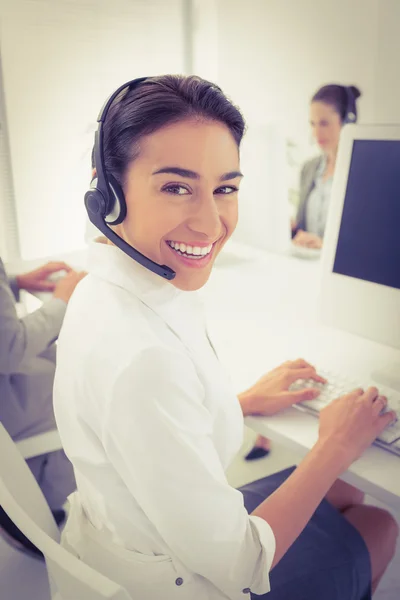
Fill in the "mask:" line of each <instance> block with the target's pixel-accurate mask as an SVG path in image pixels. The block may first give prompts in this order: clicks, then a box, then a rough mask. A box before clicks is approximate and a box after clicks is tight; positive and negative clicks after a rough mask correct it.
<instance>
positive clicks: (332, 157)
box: [326, 148, 337, 167]
mask: <svg viewBox="0 0 400 600" xmlns="http://www.w3.org/2000/svg"><path fill="white" fill-rule="evenodd" d="M336 156H337V148H335V149H334V150H328V152H327V153H326V159H327V165H328V167H334V166H335V163H336Z"/></svg>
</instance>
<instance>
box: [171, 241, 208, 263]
mask: <svg viewBox="0 0 400 600" xmlns="http://www.w3.org/2000/svg"><path fill="white" fill-rule="evenodd" d="M167 244H168V246H169V247H170V248H172V250H174V251H175V252H176V253H177V254H178V255H179V256H182V257H184V258H187V259H189V260H201V259H204V258H205V257H206V256H208V255H209V254H210V253H211V251H212V249H213V246H214V244H209V245H208V246H191V245H190V244H185V243H183V242H174V241H168V242H167Z"/></svg>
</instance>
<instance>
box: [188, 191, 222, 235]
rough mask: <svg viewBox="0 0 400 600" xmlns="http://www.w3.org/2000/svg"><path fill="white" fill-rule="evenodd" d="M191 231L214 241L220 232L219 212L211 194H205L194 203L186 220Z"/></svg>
mask: <svg viewBox="0 0 400 600" xmlns="http://www.w3.org/2000/svg"><path fill="white" fill-rule="evenodd" d="M187 226H188V227H189V229H190V230H191V231H193V233H198V234H202V236H203V237H204V238H207V240H213V241H215V240H216V239H217V238H218V237H219V236H220V234H221V229H222V223H221V214H220V211H219V207H218V204H217V201H216V199H215V197H214V195H213V194H207V195H204V196H202V197H201V198H199V199H198V202H196V203H195V206H194V210H193V213H192V214H191V216H190V217H189V219H188V220H187Z"/></svg>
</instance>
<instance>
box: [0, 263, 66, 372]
mask: <svg viewBox="0 0 400 600" xmlns="http://www.w3.org/2000/svg"><path fill="white" fill-rule="evenodd" d="M65 311H66V304H65V302H63V301H62V300H60V299H58V298H52V299H51V300H49V302H46V303H45V304H43V306H42V307H41V308H39V310H36V311H35V312H33V313H31V314H29V315H27V316H26V317H24V318H23V319H19V318H18V315H17V311H16V306H15V297H14V295H13V293H12V288H11V287H10V285H9V282H8V279H7V277H6V275H5V271H4V268H3V265H2V263H1V261H0V373H2V374H11V373H18V372H21V370H22V369H23V365H24V363H26V361H27V360H29V359H31V358H33V357H35V356H37V355H39V354H41V352H43V351H44V350H46V348H48V346H49V345H51V344H52V343H53V342H54V341H55V340H56V339H57V337H58V335H59V333H60V329H61V325H62V322H63V319H64V315H65Z"/></svg>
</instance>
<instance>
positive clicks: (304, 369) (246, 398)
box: [239, 358, 326, 416]
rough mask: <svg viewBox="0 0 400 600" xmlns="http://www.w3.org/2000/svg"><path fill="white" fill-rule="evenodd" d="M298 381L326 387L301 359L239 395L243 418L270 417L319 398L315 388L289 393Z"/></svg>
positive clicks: (271, 374)
mask: <svg viewBox="0 0 400 600" xmlns="http://www.w3.org/2000/svg"><path fill="white" fill-rule="evenodd" d="M298 379H314V380H315V381H316V382H318V383H326V380H325V379H324V378H323V377H320V376H319V375H318V374H317V372H316V370H315V369H314V367H313V366H312V365H310V364H309V363H308V362H306V361H305V360H303V359H302V358H300V359H298V360H294V361H287V362H285V363H284V364H283V365H281V366H280V367H277V368H276V369H274V370H273V371H271V372H270V373H267V374H266V375H264V376H263V377H261V379H259V380H258V381H257V382H256V383H255V384H254V385H253V386H252V387H251V388H250V389H248V390H247V391H246V392H243V393H242V394H240V395H239V402H240V404H241V406H242V410H243V414H244V415H245V416H248V415H266V416H271V415H274V414H276V413H278V412H280V411H282V410H285V408H288V407H289V406H292V405H293V404H297V403H298V402H304V401H305V400H314V399H315V398H317V396H319V394H320V390H319V389H318V388H308V389H304V390H297V391H293V392H292V391H289V388H290V386H291V385H292V384H293V383H294V382H295V381H297V380H298Z"/></svg>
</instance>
